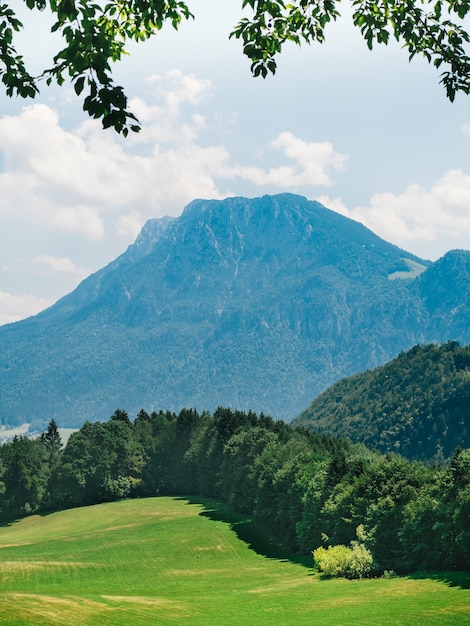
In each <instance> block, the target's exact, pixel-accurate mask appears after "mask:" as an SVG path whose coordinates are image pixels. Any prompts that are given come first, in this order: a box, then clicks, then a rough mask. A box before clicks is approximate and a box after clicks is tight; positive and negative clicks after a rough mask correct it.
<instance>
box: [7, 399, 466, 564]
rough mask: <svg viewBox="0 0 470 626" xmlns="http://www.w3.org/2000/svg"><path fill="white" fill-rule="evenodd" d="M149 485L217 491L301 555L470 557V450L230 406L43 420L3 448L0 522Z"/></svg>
mask: <svg viewBox="0 0 470 626" xmlns="http://www.w3.org/2000/svg"><path fill="white" fill-rule="evenodd" d="M156 495H185V496H189V495H197V496H205V497H211V498H217V499H219V500H222V501H224V502H225V503H227V504H228V505H229V506H230V507H232V509H233V510H235V511H237V512H240V513H242V514H245V515H247V516H249V517H252V518H253V519H255V520H257V521H258V522H260V523H261V524H263V525H264V527H265V528H266V529H269V531H270V532H271V533H272V534H273V535H274V536H275V537H277V538H278V539H279V540H280V541H282V542H283V543H284V544H285V545H286V546H288V547H289V548H290V549H291V550H292V551H297V552H299V553H310V552H312V551H317V554H320V552H321V554H322V555H323V556H325V555H326V554H333V551H330V552H328V548H329V547H330V548H333V547H337V546H352V547H353V549H354V550H355V551H356V552H357V551H358V550H359V548H360V551H362V552H361V554H363V553H365V552H364V551H367V554H369V553H370V554H371V555H372V559H373V566H372V571H373V572H375V573H377V574H380V573H383V572H384V571H385V570H387V571H390V570H393V571H395V572H397V573H405V572H411V571H416V570H422V569H428V570H429V569H433V570H450V569H459V570H465V569H468V564H469V563H470V450H462V449H460V448H458V449H457V450H456V451H455V452H454V454H453V455H452V457H451V459H450V461H449V462H448V463H447V464H446V465H439V466H437V465H436V466H430V465H426V464H424V463H420V462H416V461H408V460H406V459H404V458H403V457H401V456H399V455H397V454H385V455H382V454H379V453H376V452H372V451H370V450H368V449H367V448H366V447H364V446H363V445H360V444H352V443H350V442H348V441H346V440H341V439H333V438H331V437H328V436H326V435H322V434H318V433H316V432H309V431H306V430H304V429H295V428H293V427H291V426H290V425H288V424H286V423H285V422H282V421H274V420H273V419H272V418H270V417H269V416H266V415H263V414H260V415H259V416H258V415H256V414H255V413H253V412H251V411H250V412H241V411H233V410H231V409H228V408H218V409H217V410H216V411H215V412H214V413H213V414H210V413H206V412H203V413H199V412H198V411H196V410H194V409H183V410H182V411H181V412H180V413H179V414H176V413H171V412H163V411H160V412H152V413H150V414H149V413H147V412H146V411H144V410H141V411H140V412H139V414H138V415H137V417H136V418H135V420H134V421H131V420H130V419H129V416H128V414H127V413H126V412H125V411H122V410H116V411H115V413H114V414H113V415H112V416H111V418H110V419H109V420H108V421H107V422H95V423H91V422H85V424H84V425H83V426H82V428H80V430H78V431H77V432H75V433H73V434H72V435H71V436H70V438H69V440H68V442H67V444H66V446H65V447H63V446H62V442H61V438H60V434H59V431H58V428H57V424H56V423H55V422H54V420H51V422H50V423H49V425H48V427H47V429H46V431H45V432H44V433H43V434H42V435H41V437H39V438H37V439H33V440H31V439H28V438H26V437H15V438H14V439H13V440H12V441H11V442H8V443H5V444H3V445H2V446H1V447H0V519H1V520H2V521H4V522H7V521H11V520H14V519H16V518H19V517H23V516H25V515H29V514H33V513H43V512H48V511H52V510H57V509H64V508H70V507H78V506H85V505H91V504H97V503H101V502H108V501H114V500H119V499H123V498H133V497H144V496H156ZM358 539H359V540H360V541H359V542H358ZM319 548H323V551H320V552H318V549H319Z"/></svg>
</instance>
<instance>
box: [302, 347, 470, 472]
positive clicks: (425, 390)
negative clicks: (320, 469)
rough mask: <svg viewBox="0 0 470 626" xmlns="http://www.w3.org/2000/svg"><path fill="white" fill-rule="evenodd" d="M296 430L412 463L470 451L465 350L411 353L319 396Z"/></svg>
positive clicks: (469, 353) (469, 350)
mask: <svg viewBox="0 0 470 626" xmlns="http://www.w3.org/2000/svg"><path fill="white" fill-rule="evenodd" d="M293 424H294V425H296V426H303V427H305V428H307V429H311V430H315V431H317V432H321V433H325V434H328V435H330V436H335V437H341V438H348V439H350V440H351V441H353V442H354V443H364V444H365V445H366V446H367V447H369V448H374V449H376V450H379V451H380V452H399V453H400V454H402V455H403V456H406V457H408V458H410V459H416V460H429V459H435V460H438V461H442V460H444V459H448V458H449V457H450V456H451V455H452V454H453V452H454V451H455V449H456V448H457V446H460V447H461V448H470V346H464V347H462V346H460V345H459V344H458V343H457V342H455V341H454V342H449V343H445V344H443V345H441V346H437V345H435V344H429V345H426V346H415V347H414V348H412V349H411V350H409V351H407V352H403V353H401V354H400V355H399V356H398V357H397V358H396V359H393V360H392V361H391V362H389V363H387V364H386V365H383V366H382V367H377V368H375V369H373V370H369V371H367V372H364V373H361V374H357V375H356V376H352V377H350V378H347V379H344V380H341V381H339V382H338V383H336V384H335V385H333V386H332V387H330V388H329V389H327V390H326V391H325V392H323V393H322V394H320V396H319V397H318V398H316V399H315V400H314V401H313V402H312V403H311V404H310V406H309V407H308V408H307V409H306V410H305V411H303V412H302V413H301V414H300V415H299V416H298V417H297V418H296V419H295V420H294V421H293Z"/></svg>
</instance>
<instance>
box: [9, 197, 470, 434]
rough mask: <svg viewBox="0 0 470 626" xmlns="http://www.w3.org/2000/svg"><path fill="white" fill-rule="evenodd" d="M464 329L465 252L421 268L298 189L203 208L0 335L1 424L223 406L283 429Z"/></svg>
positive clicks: (158, 223)
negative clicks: (339, 384)
mask: <svg viewBox="0 0 470 626" xmlns="http://www.w3.org/2000/svg"><path fill="white" fill-rule="evenodd" d="M468 319H470V253H469V252H463V251H456V252H451V253H449V254H448V255H446V256H445V257H444V258H443V259H441V260H440V261H438V262H436V263H434V264H430V263H429V262H427V261H424V260H421V259H418V258H416V257H415V256H413V255H410V254H409V253H407V252H405V251H403V250H401V249H399V248H397V247H396V246H393V245H391V244H389V243H387V242H386V241H384V240H383V239H381V238H379V237H377V236H376V235H374V233H372V232H371V231H370V230H368V229H367V228H365V227H364V226H362V225H361V224H359V223H357V222H354V221H352V220H350V219H347V218H345V217H343V216H341V215H339V214H337V213H334V212H332V211H329V210H328V209H326V208H325V207H323V206H322V205H321V204H319V203H317V202H312V201H309V200H307V199H305V198H303V197H300V196H295V195H292V194H281V195H278V196H264V197H262V198H255V199H246V198H230V199H227V200H224V201H205V200H196V201H194V202H192V203H191V204H190V205H189V206H188V207H186V209H185V210H184V212H183V213H182V215H181V216H180V217H178V218H163V219H154V220H150V221H149V222H148V223H147V224H146V225H145V226H144V228H143V230H142V233H141V234H140V235H139V237H138V239H137V241H136V242H135V244H133V245H132V246H130V247H129V249H128V250H127V252H125V253H124V254H123V255H121V256H120V257H119V258H118V259H116V260H115V261H113V262H112V263H111V264H110V265H108V266H107V267H105V268H103V269H102V270H100V271H99V272H97V273H96V274H94V275H92V276H90V277H89V278H88V279H86V280H85V281H83V283H81V285H79V286H78V288H77V289H75V290H74V291H73V292H72V293H71V294H69V295H68V296H66V297H64V298H62V299H61V300H60V301H59V302H57V303H56V304H55V305H54V306H52V307H51V308H49V309H48V310H46V311H44V312H43V313H41V314H39V315H37V316H35V317H33V318H29V319H27V320H24V321H22V322H18V323H16V324H10V325H7V326H3V327H1V328H0V393H1V397H0V400H1V402H0V422H1V423H6V424H11V425H15V424H18V423H23V422H40V423H42V424H45V423H46V422H47V421H48V420H49V419H51V418H54V419H56V420H57V421H58V423H59V425H61V426H67V425H76V426H79V425H80V424H82V423H83V421H84V420H86V419H91V420H93V419H104V418H106V416H108V415H109V414H111V413H112V411H113V410H114V409H115V408H116V406H126V407H128V408H129V410H130V411H134V412H137V411H138V410H139V409H140V408H141V407H142V406H146V407H149V408H150V409H154V408H155V409H157V410H158V409H160V408H163V409H165V410H166V409H169V410H179V409H180V408H181V407H183V406H192V407H196V408H198V409H201V410H206V409H207V410H213V409H214V408H216V407H217V406H219V405H223V406H227V405H228V406H231V407H233V408H239V409H244V410H249V409H253V410H256V411H264V412H265V413H269V414H271V415H273V416H274V417H275V418H283V419H287V420H290V419H292V418H293V417H294V416H295V415H297V414H298V413H299V412H300V411H301V410H302V409H303V408H304V407H305V406H307V405H308V403H309V402H310V401H311V400H312V398H314V397H315V396H316V395H317V394H318V393H320V392H321V391H323V390H324V389H326V388H327V387H328V386H330V385H331V384H332V383H334V382H335V381H337V380H339V379H341V378H343V377H345V376H349V375H351V374H354V373H357V372H360V371H363V370H365V369H367V368H372V367H375V366H377V365H381V364H383V363H386V362H387V361H388V360H390V359H391V358H393V357H394V356H396V355H397V354H398V353H399V352H400V351H401V350H407V349H409V348H410V347H411V346H413V345H415V344H416V343H426V342H430V341H447V340H449V339H455V340H458V341H460V342H462V343H466V342H469V341H470V325H469V324H468Z"/></svg>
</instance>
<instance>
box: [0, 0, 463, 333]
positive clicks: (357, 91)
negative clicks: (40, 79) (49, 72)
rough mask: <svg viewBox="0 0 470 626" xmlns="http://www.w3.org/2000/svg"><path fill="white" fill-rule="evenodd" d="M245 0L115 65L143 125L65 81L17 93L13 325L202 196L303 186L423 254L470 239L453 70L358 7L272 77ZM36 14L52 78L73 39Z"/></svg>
mask: <svg viewBox="0 0 470 626" xmlns="http://www.w3.org/2000/svg"><path fill="white" fill-rule="evenodd" d="M240 4H241V2H240V1H239V0H225V2H224V3H221V2H220V0H195V1H193V2H190V3H189V6H190V8H191V9H192V11H193V12H194V13H195V15H196V20H195V21H194V22H191V23H188V24H184V25H183V26H182V27H181V29H180V31H179V32H174V31H173V30H172V29H171V27H168V28H167V29H165V30H164V31H163V32H162V33H160V34H159V35H158V36H157V37H156V38H155V39H154V40H152V41H149V42H147V43H144V44H139V45H138V46H136V45H132V46H131V47H130V55H129V57H128V58H126V59H125V60H124V61H123V62H121V63H120V64H119V65H116V68H115V76H116V81H117V82H118V83H120V84H122V85H123V86H124V87H125V89H126V92H127V94H128V96H129V97H130V98H131V103H132V108H133V110H134V112H135V113H136V114H137V116H138V117H139V118H140V120H141V121H142V123H143V129H142V132H141V133H140V134H139V135H136V136H129V137H128V138H127V139H126V140H124V139H122V138H120V137H117V136H116V135H115V134H114V133H113V132H112V131H102V130H101V125H100V123H98V122H95V121H92V120H89V119H88V118H87V117H86V115H85V114H84V113H83V112H82V110H81V105H80V102H79V101H78V100H77V99H76V97H75V95H74V93H73V90H72V89H71V88H70V87H69V86H67V85H65V86H63V87H62V88H60V89H59V88H57V87H51V88H49V89H48V88H46V87H44V90H43V91H42V93H41V95H40V97H38V98H37V99H36V100H34V101H24V100H21V99H17V98H15V99H11V100H10V99H9V98H7V97H6V96H5V95H2V96H1V100H0V102H1V108H0V324H1V323H7V322H10V321H14V320H17V319H21V318H23V317H26V316H28V315H31V314H34V313H36V312H38V311H39V310H41V309H43V308H45V307H46V306H48V305H50V304H52V303H53V302H54V301H56V300H57V299H58V298H60V297H61V296H63V295H65V294H66V293H68V292H69V291H71V290H72V289H73V288H74V287H75V286H76V285H77V284H78V282H80V280H82V279H83V278H85V277H86V276H87V275H88V274H90V273H91V272H94V271H96V270H97V269H99V268H101V267H103V266H104V265H105V264H106V263H108V262H109V261H111V260H112V259H114V258H115V257H117V256H118V255H119V254H121V253H122V252H124V251H125V249H126V248H127V246H128V245H129V244H130V243H132V241H133V240H134V239H135V237H136V235H137V233H138V232H139V230H140V228H141V226H142V225H143V223H144V222H145V220H146V219H148V218H151V217H159V216H163V215H179V214H180V213H181V211H182V210H183V208H184V206H185V205H186V204H187V203H188V202H190V201H191V200H193V199H194V198H224V197H227V196H233V195H237V196H240V195H241V196H259V195H262V194H266V193H272V194H274V193H281V192H284V191H288V192H293V193H300V194H302V195H305V196H307V197H308V198H310V199H318V200H320V201H321V202H323V204H325V206H327V207H329V208H331V209H333V210H336V211H339V212H340V213H342V214H344V215H347V216H348V217H352V218H353V219H356V220H358V221H361V222H363V223H364V224H366V225H367V226H368V227H369V228H371V229H372V230H373V231H374V232H376V233H377V234H378V235H380V236H382V237H383V238H384V239H386V240H388V241H390V242H392V243H395V244H397V245H399V246H401V247H402V248H404V249H406V250H409V251H410V252H413V253H414V254H417V255H418V256H421V257H423V258H427V259H437V258H438V257H439V256H442V254H444V253H445V252H446V251H447V250H450V249H453V248H465V249H470V159H469V154H470V98H469V97H467V96H464V95H458V96H457V99H456V101H455V102H454V103H453V104H452V103H450V102H449V101H448V100H447V99H446V97H445V93H444V90H443V88H442V86H441V85H439V76H438V72H436V71H435V70H434V69H433V68H432V67H430V66H428V65H427V63H426V62H425V61H423V60H420V59H417V60H415V61H413V62H412V63H411V64H410V63H408V59H407V54H406V52H404V51H403V50H401V49H400V47H399V46H398V45H396V44H392V45H390V46H388V47H384V46H380V47H377V48H375V49H374V51H373V52H369V51H368V49H367V47H366V44H365V42H364V41H363V40H362V38H361V35H360V33H359V31H357V30H356V29H355V28H354V27H353V26H352V24H351V21H350V18H349V17H348V15H346V14H345V15H343V17H342V18H341V19H340V20H338V22H337V23H335V24H333V25H332V26H331V27H330V28H329V30H328V31H327V42H326V43H325V44H324V45H322V46H320V45H315V46H311V47H302V48H298V47H295V46H288V47H286V48H285V51H284V53H283V55H282V56H281V57H280V58H279V60H278V71H277V73H276V75H275V76H274V77H269V78H267V79H266V80H262V79H254V78H252V77H251V74H250V71H249V61H248V60H247V59H246V58H244V57H243V55H242V52H241V44H240V42H239V41H236V40H230V41H229V40H228V34H229V32H230V30H231V28H232V26H233V25H234V24H235V23H236V22H237V20H238V19H239V17H240V15H241V10H240V8H239V7H240ZM222 5H223V11H222V10H221V6H222ZM340 8H341V9H342V10H345V11H346V13H347V6H345V7H341V5H340ZM23 15H24V16H25V22H26V24H27V26H28V28H27V30H26V31H25V32H24V34H23V35H22V36H20V38H19V40H18V46H19V48H20V51H21V52H22V53H23V54H24V56H25V58H26V60H27V61H28V62H30V63H31V67H32V71H34V72H40V70H41V69H42V68H43V67H45V66H47V65H48V63H49V62H50V59H51V57H52V55H53V54H54V52H56V51H57V49H58V48H57V46H58V43H57V41H56V40H54V37H53V36H51V35H50V34H48V28H49V18H48V16H47V15H42V14H39V13H37V12H35V13H33V12H29V11H27V10H26V9H24V10H23V12H22V16H23Z"/></svg>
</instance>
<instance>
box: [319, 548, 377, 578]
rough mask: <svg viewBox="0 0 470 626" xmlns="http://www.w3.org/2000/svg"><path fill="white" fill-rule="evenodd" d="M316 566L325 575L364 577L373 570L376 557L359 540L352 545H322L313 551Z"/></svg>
mask: <svg viewBox="0 0 470 626" xmlns="http://www.w3.org/2000/svg"><path fill="white" fill-rule="evenodd" d="M313 560H314V562H315V565H316V567H317V568H318V569H319V570H320V572H323V573H324V574H325V576H341V577H344V578H363V577H364V576H367V574H368V573H369V572H370V571H371V569H372V565H373V562H374V559H373V557H372V554H371V553H370V551H369V550H368V549H367V548H366V547H365V546H364V545H363V544H362V543H359V542H358V541H353V542H352V543H351V547H350V548H348V547H346V546H341V545H339V546H329V547H328V548H327V549H326V550H325V548H323V547H322V546H320V547H319V548H317V549H316V550H314V551H313Z"/></svg>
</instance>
